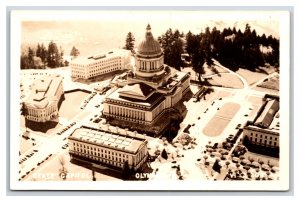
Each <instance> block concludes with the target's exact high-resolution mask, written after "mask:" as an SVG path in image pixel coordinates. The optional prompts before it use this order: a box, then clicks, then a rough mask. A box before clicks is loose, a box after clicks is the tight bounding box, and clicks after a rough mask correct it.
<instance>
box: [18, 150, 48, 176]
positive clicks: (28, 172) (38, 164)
mask: <svg viewBox="0 0 300 202" xmlns="http://www.w3.org/2000/svg"><path fill="white" fill-rule="evenodd" d="M36 151H37V150H36ZM51 156H52V154H49V155H48V156H47V157H46V158H45V159H44V160H42V161H41V162H38V163H37V166H40V165H41V164H42V163H44V162H45V161H47V160H48V159H49V158H50V157H51ZM35 169H36V167H33V168H32V169H31V170H29V171H27V172H26V174H24V175H22V177H21V178H19V181H21V180H22V179H24V178H25V177H26V176H27V175H29V174H30V173H31V172H32V171H34V170H35ZM19 173H21V171H19Z"/></svg>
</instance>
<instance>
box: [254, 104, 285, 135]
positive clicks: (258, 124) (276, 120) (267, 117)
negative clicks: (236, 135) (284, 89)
mask: <svg viewBox="0 0 300 202" xmlns="http://www.w3.org/2000/svg"><path fill="white" fill-rule="evenodd" d="M261 108H263V109H261V113H259V114H258V115H257V117H255V119H254V122H253V123H251V124H249V125H248V126H249V127H252V128H257V129H263V130H268V131H273V132H279V130H280V114H279V100H277V99H274V98H271V99H270V98H268V99H267V101H266V103H265V104H263V105H262V106H261Z"/></svg>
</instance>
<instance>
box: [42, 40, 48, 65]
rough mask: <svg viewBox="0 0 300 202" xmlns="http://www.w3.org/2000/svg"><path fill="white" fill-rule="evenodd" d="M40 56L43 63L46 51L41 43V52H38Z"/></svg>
mask: <svg viewBox="0 0 300 202" xmlns="http://www.w3.org/2000/svg"><path fill="white" fill-rule="evenodd" d="M40 54H41V55H40V58H41V59H42V62H43V63H44V64H45V63H46V62H47V55H48V51H47V49H46V48H45V46H44V44H43V43H42V45H41V53H40Z"/></svg>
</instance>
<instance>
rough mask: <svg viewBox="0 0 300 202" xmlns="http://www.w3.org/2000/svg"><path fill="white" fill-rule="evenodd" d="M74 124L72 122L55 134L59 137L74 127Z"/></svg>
mask: <svg viewBox="0 0 300 202" xmlns="http://www.w3.org/2000/svg"><path fill="white" fill-rule="evenodd" d="M75 124H76V122H75V121H74V122H73V123H71V124H70V125H68V126H66V127H64V128H63V129H62V130H61V131H60V132H58V133H56V134H57V135H61V134H63V133H64V132H66V131H67V130H68V129H69V128H71V127H72V126H74V125H75Z"/></svg>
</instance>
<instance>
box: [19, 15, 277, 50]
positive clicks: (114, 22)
mask: <svg viewBox="0 0 300 202" xmlns="http://www.w3.org/2000/svg"><path fill="white" fill-rule="evenodd" d="M98 14H99V13H98ZM98 14H97V15H96V14H95V16H93V15H92V16H91V17H89V18H78V17H76V15H74V20H72V17H69V18H68V20H64V19H60V20H57V19H56V20H53V21H51V20H47V21H37V20H34V21H24V22H23V23H22V33H21V42H22V44H27V45H28V44H35V45H36V44H37V43H38V42H40V43H44V44H45V45H46V46H47V45H48V43H49V42H50V41H51V40H53V41H54V42H56V43H57V44H58V45H60V46H62V48H63V50H64V53H65V55H68V54H69V53H70V50H71V48H72V46H76V48H78V49H79V50H80V52H81V55H91V54H95V53H99V52H102V51H107V50H109V49H113V48H122V47H123V46H124V44H125V39H126V35H127V33H128V32H132V33H133V35H134V36H135V39H136V42H135V44H136V45H138V44H139V42H140V41H141V40H143V39H144V34H145V29H146V26H147V24H148V23H150V25H151V27H152V33H153V35H154V37H158V36H160V35H162V34H163V33H165V32H166V30H167V29H169V28H171V29H172V30H175V29H179V31H180V32H184V33H187V32H188V31H189V30H190V31H192V32H193V33H200V32H203V31H204V30H205V28H206V27H211V29H212V28H213V27H214V26H215V27H217V29H220V30H223V29H224V28H225V27H236V28H237V29H241V31H244V28H245V25H246V23H249V24H250V26H251V28H255V29H256V32H257V33H258V34H262V33H265V34H266V35H269V34H271V35H273V36H276V37H278V35H279V30H278V29H279V25H278V21H276V20H274V19H272V18H265V19H261V20H251V19H250V18H249V19H250V20H245V18H244V19H243V20H237V19H236V18H232V19H226V18H225V19H223V18H222V17H223V16H222V15H220V14H219V17H215V16H212V15H210V16H212V17H213V19H212V18H210V17H209V16H206V15H205V14H203V13H201V14H199V12H196V13H193V12H175V11H174V12H171V11H170V12H154V11H152V12H149V11H148V12H142V11H140V12H102V13H101V14H99V15H98ZM70 18H71V19H70ZM75 18H76V19H75ZM37 19H38V18H37Z"/></svg>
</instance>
